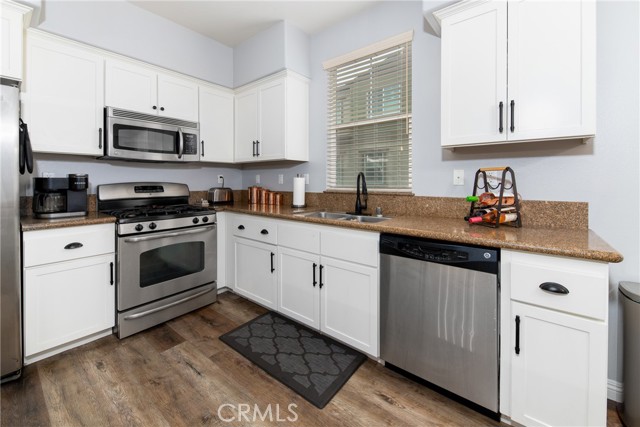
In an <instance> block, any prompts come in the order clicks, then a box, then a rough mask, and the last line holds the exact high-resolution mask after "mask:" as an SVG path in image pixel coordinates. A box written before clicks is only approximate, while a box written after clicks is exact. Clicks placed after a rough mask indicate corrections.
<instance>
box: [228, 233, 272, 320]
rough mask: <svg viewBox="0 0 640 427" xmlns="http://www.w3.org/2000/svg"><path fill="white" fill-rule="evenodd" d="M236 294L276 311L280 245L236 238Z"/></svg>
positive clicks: (234, 242)
mask: <svg viewBox="0 0 640 427" xmlns="http://www.w3.org/2000/svg"><path fill="white" fill-rule="evenodd" d="M233 246H234V256H235V260H236V262H235V279H236V283H235V291H236V292H237V293H239V294H240V295H242V296H245V297H247V298H249V299H250V300H252V301H255V302H257V303H258V304H261V305H263V306H265V307H267V308H271V309H273V310H275V309H276V306H277V300H276V298H277V297H276V294H277V286H276V278H277V275H276V274H274V273H275V262H276V261H275V256H276V246H275V245H271V244H267V243H262V242H256V241H253V240H250V239H244V238H241V237H234V238H233Z"/></svg>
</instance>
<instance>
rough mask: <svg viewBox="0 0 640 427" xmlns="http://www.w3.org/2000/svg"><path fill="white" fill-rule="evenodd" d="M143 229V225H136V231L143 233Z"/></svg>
mask: <svg viewBox="0 0 640 427" xmlns="http://www.w3.org/2000/svg"><path fill="white" fill-rule="evenodd" d="M143 228H144V227H143V226H142V224H138V225H136V231H142V229H143Z"/></svg>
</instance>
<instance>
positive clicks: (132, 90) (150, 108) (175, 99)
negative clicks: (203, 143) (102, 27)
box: [105, 58, 198, 122]
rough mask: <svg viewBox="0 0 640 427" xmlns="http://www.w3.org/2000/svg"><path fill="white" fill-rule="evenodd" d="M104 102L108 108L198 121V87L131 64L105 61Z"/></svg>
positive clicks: (111, 60)
mask: <svg viewBox="0 0 640 427" xmlns="http://www.w3.org/2000/svg"><path fill="white" fill-rule="evenodd" d="M105 101H106V105H107V106H109V107H116V108H122V109H124V110H132V111H137V112H140V113H146V114H153V115H159V116H164V117H172V118H176V119H183V120H189V121H193V122H197V121H198V85H197V84H196V83H195V82H194V81H192V80H190V79H187V78H181V77H178V76H173V75H169V74H164V73H160V72H158V71H157V70H156V69H155V68H152V67H145V66H143V65H139V64H137V63H134V62H130V61H124V60H120V59H111V58H108V59H107V62H106V84H105Z"/></svg>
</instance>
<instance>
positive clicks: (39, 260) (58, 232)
mask: <svg viewBox="0 0 640 427" xmlns="http://www.w3.org/2000/svg"><path fill="white" fill-rule="evenodd" d="M22 242H23V243H22V245H23V255H24V258H23V266H24V267H31V266H34V265H42V264H49V263H52V262H59V261H68V260H72V259H78V258H84V257H89V256H94V255H101V254H107V253H111V252H115V226H114V225H113V224H99V225H86V226H80V227H66V228H56V229H53V230H38V231H27V232H25V233H24V234H23V237H22Z"/></svg>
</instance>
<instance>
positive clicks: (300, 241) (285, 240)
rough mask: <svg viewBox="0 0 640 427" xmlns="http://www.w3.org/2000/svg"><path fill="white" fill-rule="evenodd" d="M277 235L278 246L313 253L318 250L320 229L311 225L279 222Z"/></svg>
mask: <svg viewBox="0 0 640 427" xmlns="http://www.w3.org/2000/svg"><path fill="white" fill-rule="evenodd" d="M278 236H279V238H278V245H280V246H286V247H288V248H291V249H298V250H300V251H305V252H311V253H314V254H317V253H319V252H320V230H318V229H317V228H316V227H314V226H313V225H295V224H289V223H280V224H279V225H278Z"/></svg>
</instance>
